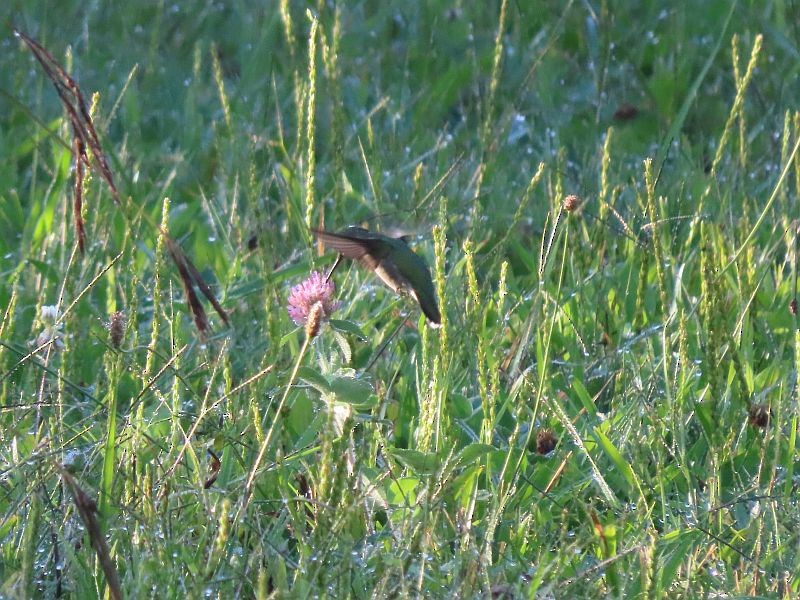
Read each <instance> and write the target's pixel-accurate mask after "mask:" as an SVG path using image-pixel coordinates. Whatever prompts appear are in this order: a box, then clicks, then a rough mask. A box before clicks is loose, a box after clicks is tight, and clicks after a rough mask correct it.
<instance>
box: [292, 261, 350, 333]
mask: <svg viewBox="0 0 800 600" xmlns="http://www.w3.org/2000/svg"><path fill="white" fill-rule="evenodd" d="M335 291H336V286H334V285H333V282H332V281H326V280H325V276H324V275H322V274H321V273H319V272H318V271H314V272H313V273H311V276H310V277H309V278H308V279H306V280H305V281H303V282H302V283H300V284H298V285H296V286H294V287H293V288H292V291H291V293H290V294H289V307H288V308H289V316H290V317H291V318H292V321H294V322H295V324H297V325H306V324H307V325H309V327H308V328H310V329H315V330H316V331H314V335H316V333H317V331H318V330H319V321H321V320H322V319H327V318H329V317H330V316H331V314H332V313H333V312H334V311H335V310H336V309H337V308H339V303H338V302H336V301H335V300H334V299H333V294H334V292H335ZM309 317H313V318H311V319H309ZM314 322H316V323H314ZM312 325H314V327H311V326H312ZM311 337H313V336H311Z"/></svg>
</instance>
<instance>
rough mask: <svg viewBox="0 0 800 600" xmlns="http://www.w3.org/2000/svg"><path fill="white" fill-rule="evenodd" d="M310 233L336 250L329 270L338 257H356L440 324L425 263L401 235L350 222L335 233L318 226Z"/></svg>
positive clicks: (431, 319)
mask: <svg viewBox="0 0 800 600" xmlns="http://www.w3.org/2000/svg"><path fill="white" fill-rule="evenodd" d="M311 232H312V233H313V234H314V235H315V236H317V238H318V239H320V240H321V241H322V243H323V244H325V245H326V246H327V247H329V248H333V249H334V250H336V251H337V252H338V253H339V259H338V260H337V262H336V264H335V265H334V266H333V269H335V268H336V266H337V265H338V264H339V260H341V258H342V257H344V258H349V259H351V260H357V261H358V262H359V263H360V264H361V265H362V266H363V267H365V268H367V269H370V270H371V271H374V272H375V274H376V275H377V276H378V277H380V278H381V281H383V283H385V284H386V285H387V286H389V287H390V288H391V289H392V290H393V291H394V292H396V293H398V294H401V295H405V294H408V295H410V296H412V297H413V298H414V300H416V301H417V304H419V306H420V308H421V309H422V312H423V313H425V316H426V317H427V319H428V321H430V322H431V323H432V324H433V325H434V326H439V325H440V324H441V321H442V317H441V314H440V313H439V306H438V304H437V303H436V292H435V291H434V289H433V280H432V279H431V272H430V270H429V269H428V264H427V263H426V262H425V259H423V258H422V257H421V256H419V255H418V254H415V253H414V251H413V250H411V248H410V247H409V245H408V243H407V242H406V240H405V238H402V237H398V238H394V237H389V236H387V235H383V234H381V233H376V232H374V231H369V230H367V229H364V228H363V227H355V226H352V225H351V226H350V227H346V228H345V229H343V230H342V231H339V232H337V233H333V232H330V231H323V230H322V229H311ZM333 269H331V273H332V272H333Z"/></svg>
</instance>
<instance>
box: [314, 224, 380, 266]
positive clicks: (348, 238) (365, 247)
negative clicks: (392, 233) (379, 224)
mask: <svg viewBox="0 0 800 600" xmlns="http://www.w3.org/2000/svg"><path fill="white" fill-rule="evenodd" d="M311 233H313V234H314V235H315V236H317V238H319V239H320V240H322V243H323V244H325V245H326V246H327V247H328V248H332V249H333V250H336V251H337V252H338V253H339V254H341V255H342V256H344V257H345V258H349V259H351V260H359V261H361V262H363V263H364V266H366V267H367V268H369V269H373V270H374V269H375V268H376V267H377V266H378V264H379V262H380V259H381V258H383V257H384V256H385V255H386V248H385V245H384V244H382V243H381V239H380V237H378V236H376V235H375V234H372V233H370V232H369V231H367V230H366V229H362V228H361V227H348V228H347V229H345V230H344V231H342V232H339V233H332V232H330V231H324V230H322V229H313V228H312V229H311Z"/></svg>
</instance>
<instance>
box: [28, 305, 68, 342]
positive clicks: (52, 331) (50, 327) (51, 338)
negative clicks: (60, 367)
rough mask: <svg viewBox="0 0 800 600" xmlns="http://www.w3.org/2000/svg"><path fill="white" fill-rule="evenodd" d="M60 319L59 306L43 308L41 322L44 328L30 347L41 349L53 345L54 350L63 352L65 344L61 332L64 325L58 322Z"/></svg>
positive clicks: (40, 316) (40, 314)
mask: <svg viewBox="0 0 800 600" xmlns="http://www.w3.org/2000/svg"><path fill="white" fill-rule="evenodd" d="M58 318H59V313H58V307H57V306H49V305H46V306H42V307H41V309H40V312H39V322H40V323H41V325H42V326H43V329H42V332H41V333H40V334H39V335H38V336H36V339H35V340H33V341H31V342H30V343H29V345H31V346H33V347H35V348H39V347H42V346H45V345H47V344H49V343H52V344H53V348H55V349H56V350H62V349H63V348H64V342H63V341H62V340H61V338H62V337H63V334H62V332H61V329H62V327H63V324H62V323H59V322H58Z"/></svg>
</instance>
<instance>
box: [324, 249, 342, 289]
mask: <svg viewBox="0 0 800 600" xmlns="http://www.w3.org/2000/svg"><path fill="white" fill-rule="evenodd" d="M342 258H344V256H342V254H341V253H339V254H337V255H336V262H335V263H333V266H332V267H331V270H330V271H328V276H327V277H325V283H327V282H329V281H330V280H331V275H333V272H334V271H335V270H336V267H338V266H339V263H341V262H342Z"/></svg>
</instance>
